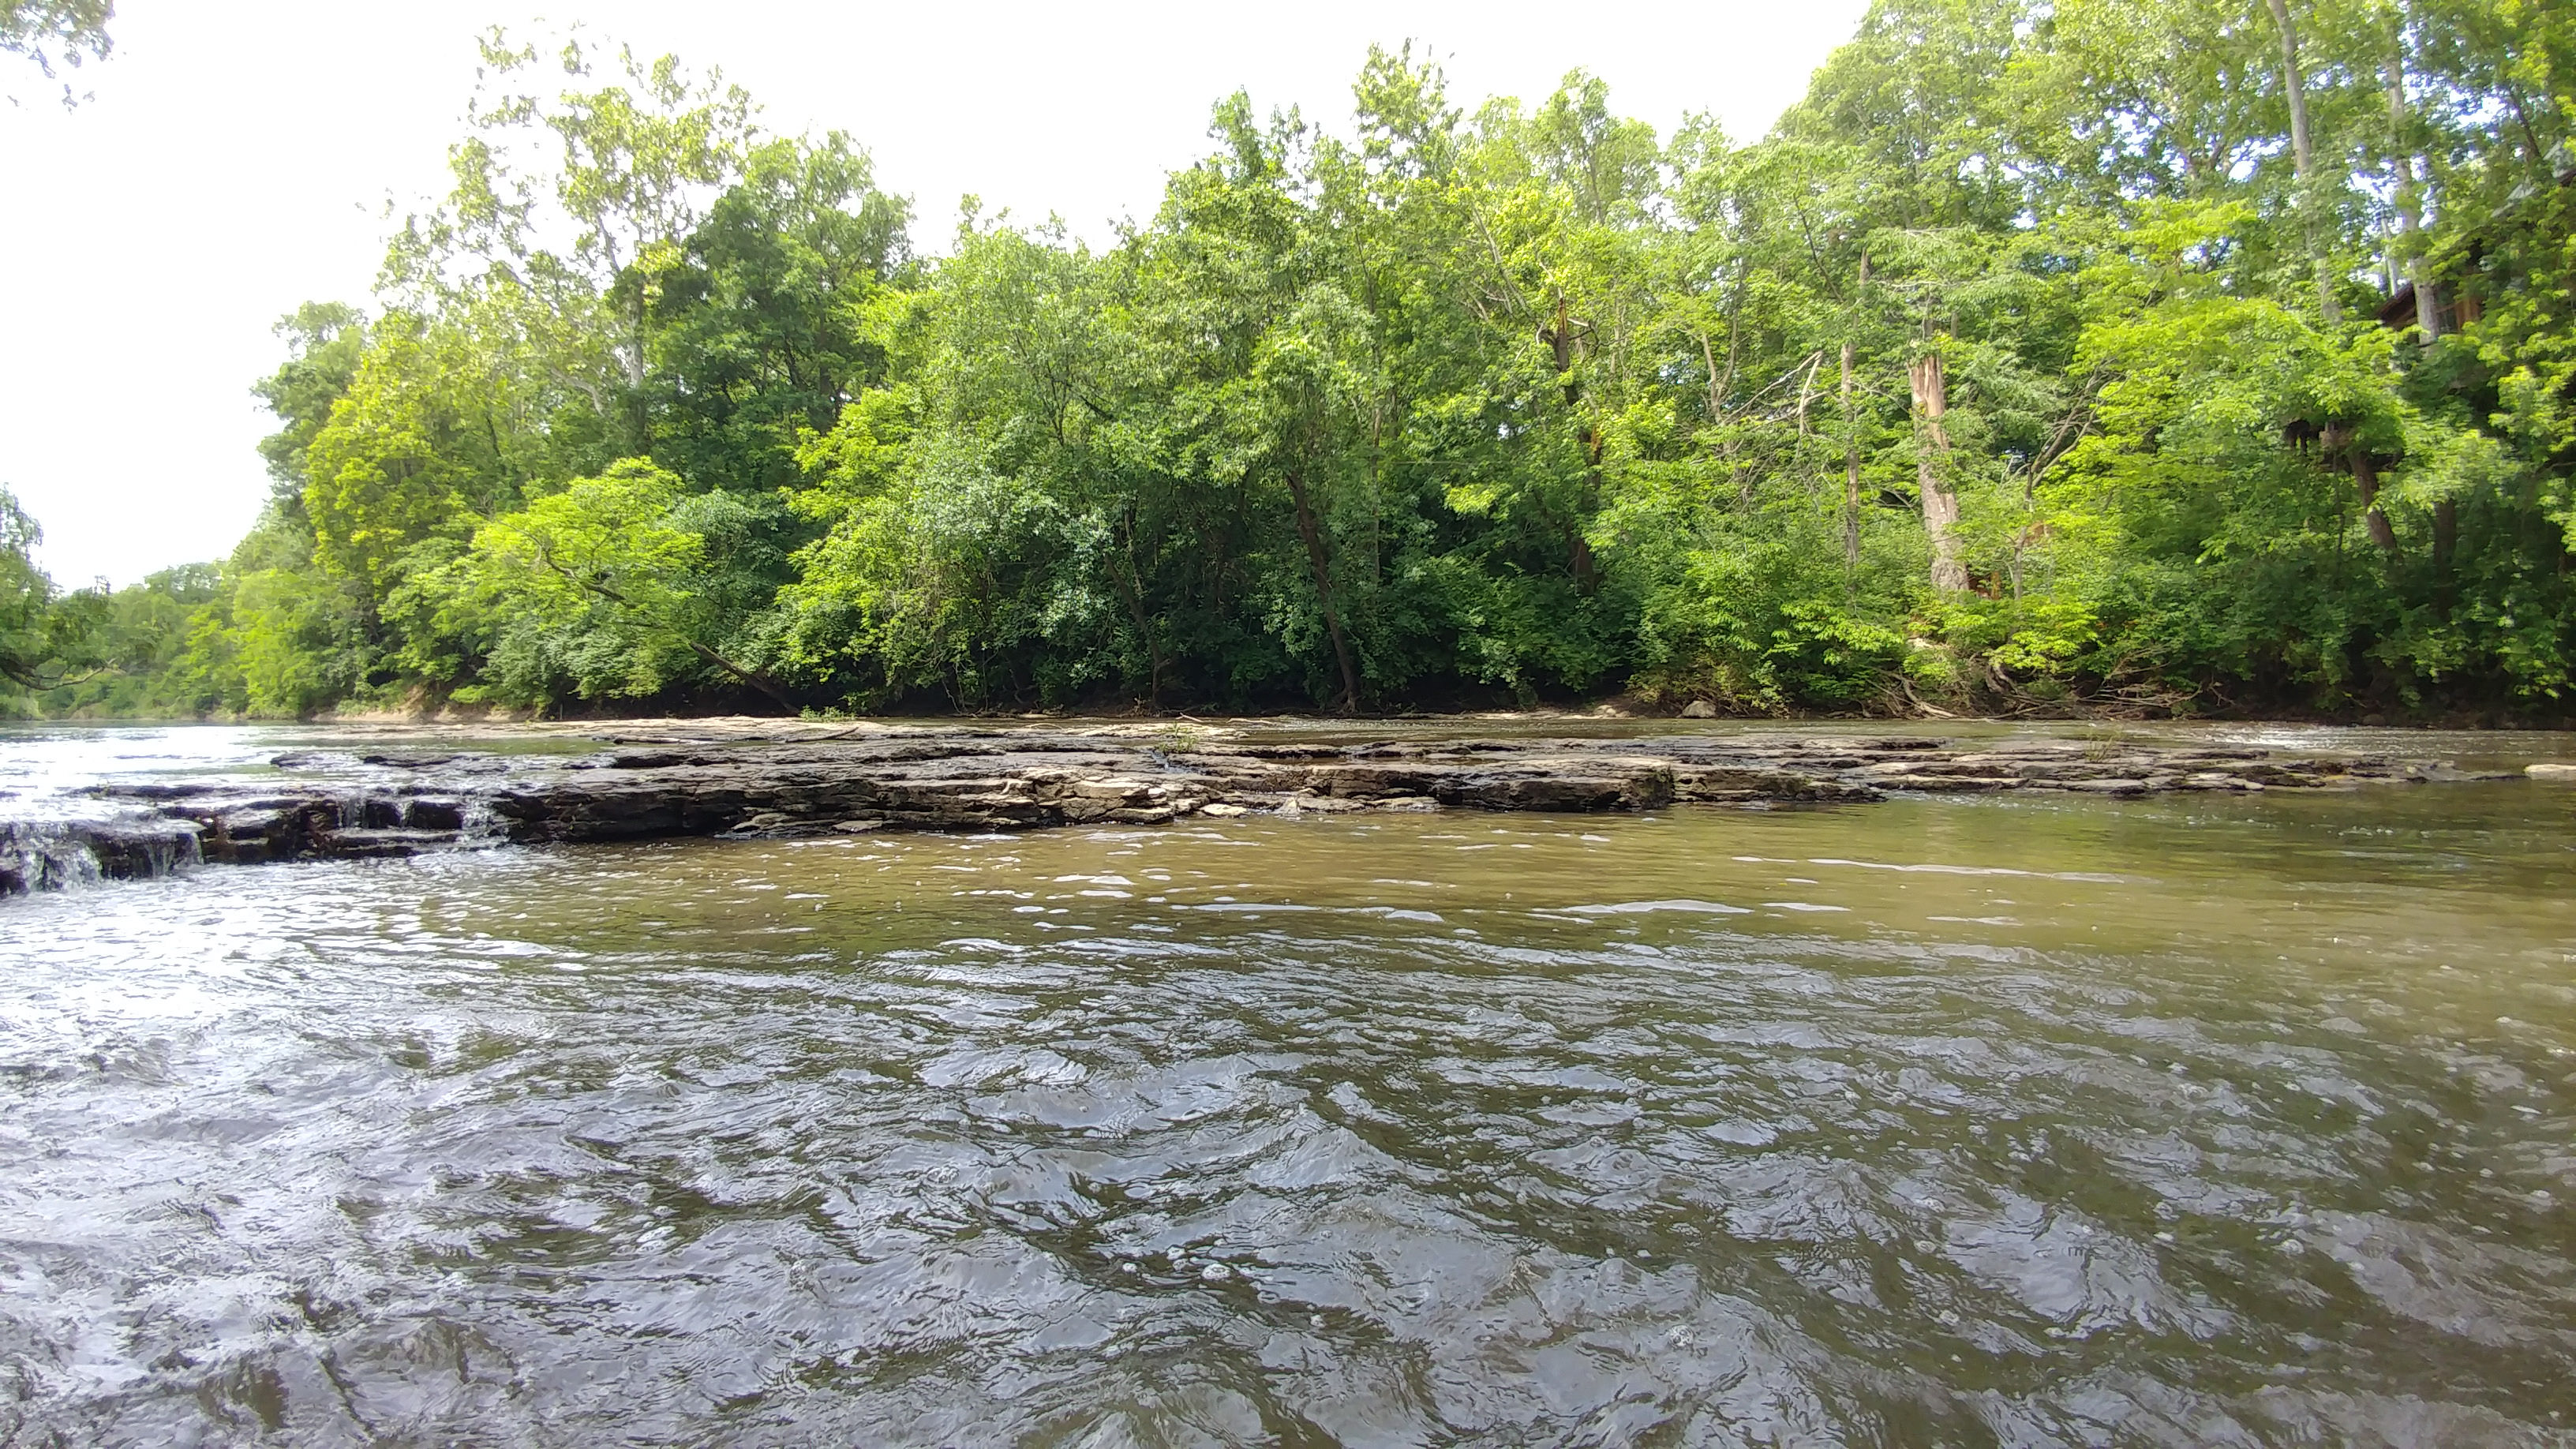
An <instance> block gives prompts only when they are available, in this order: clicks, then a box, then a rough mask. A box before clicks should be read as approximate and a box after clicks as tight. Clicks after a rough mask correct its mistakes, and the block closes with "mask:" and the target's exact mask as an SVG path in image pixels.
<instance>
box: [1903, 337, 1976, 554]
mask: <svg viewBox="0 0 2576 1449" xmlns="http://www.w3.org/2000/svg"><path fill="white" fill-rule="evenodd" d="M1905 381H1906V384H1907V386H1909V387H1910V388H1912V389H1913V392H1914V415H1915V419H1916V421H1917V423H1918V424H1919V425H1920V427H1921V429H1922V436H1921V438H1920V443H1919V446H1918V447H1917V448H1916V449H1915V473H1914V476H1915V480H1916V481H1917V482H1918V483H1919V484H1920V485H1921V487H1922V490H1923V532H1924V533H1925V534H1927V535H1928V536H1930V538H1931V540H1932V587H1933V588H1935V589H1938V590H1940V591H1941V592H1942V593H1945V594H1959V593H1965V592H1967V588H1968V566H1967V565H1966V564H1965V563H1962V562H1961V561H1960V559H1959V538H1958V535H1957V534H1956V533H1954V532H1953V531H1952V530H1954V529H1955V528H1957V527H1958V523H1959V495H1958V494H1956V493H1954V492H1952V491H1951V490H1950V479H1949V463H1950V433H1949V430H1948V429H1947V428H1945V427H1943V426H1942V424H1941V418H1942V416H1943V415H1944V414H1946V413H1947V412H1949V410H1950V386H1949V380H1948V378H1946V377H1945V376H1944V375H1943V374H1942V371H1941V354H1940V353H1937V352H1927V353H1925V354H1924V355H1922V356H1921V357H1918V358H1916V359H1915V360H1914V361H1912V362H1910V363H1908V364H1906V368H1905Z"/></svg>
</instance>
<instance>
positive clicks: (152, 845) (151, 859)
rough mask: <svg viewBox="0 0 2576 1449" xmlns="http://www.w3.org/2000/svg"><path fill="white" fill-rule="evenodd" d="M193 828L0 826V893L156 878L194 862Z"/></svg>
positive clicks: (153, 823) (151, 822)
mask: <svg viewBox="0 0 2576 1449" xmlns="http://www.w3.org/2000/svg"><path fill="white" fill-rule="evenodd" d="M204 858H205V857H204V855H203V853H202V850H201V848H200V847H199V844H198V839H197V826H196V825H195V824H194V823H192V822H188V821H174V820H165V819H128V820H60V821H57V820H12V821H6V822H0V895H13V896H15V895H26V894H28V893H30V892H33V891H60V890H71V889H75V888H77V887H80V886H86V885H94V884H96V883H98V882H99V881H102V880H160V879H163V878H165V877H168V876H174V875H177V874H179V873H180V872H182V871H184V870H187V869H189V868H190V867H192V866H195V865H197V864H199V863H200V862H201V861H202V860H203V859H204Z"/></svg>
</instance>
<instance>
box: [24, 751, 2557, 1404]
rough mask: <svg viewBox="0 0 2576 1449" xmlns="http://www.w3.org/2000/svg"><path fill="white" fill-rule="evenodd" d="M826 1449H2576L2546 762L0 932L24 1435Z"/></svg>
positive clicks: (1276, 834) (1360, 833)
mask: <svg viewBox="0 0 2576 1449" xmlns="http://www.w3.org/2000/svg"><path fill="white" fill-rule="evenodd" d="M286 738H287V737H286V736H283V735H271V734H261V733H257V732H244V731H218V730H207V731H193V732H191V731H180V732H169V733H165V734H149V733H113V734H111V733H100V734H91V735H81V736H49V737H20V738H17V739H14V740H11V741H9V742H8V749H9V750H11V751H14V753H12V754H8V755H7V758H8V760H9V761H10V762H11V763H12V764H13V765H14V766H15V770H16V773H15V775H14V777H13V778H15V779H17V780H18V781H19V782H20V793H21V800H22V803H23V802H24V800H25V799H27V798H31V797H34V796H37V795H41V794H43V793H44V792H45V791H46V790H48V789H56V790H58V789H60V788H64V787H65V786H66V783H67V782H70V783H76V782H77V780H78V779H80V778H89V777H94V776H97V775H100V774H115V773H119V772H123V773H127V774H132V773H138V772H140V773H151V772H169V771H186V770H195V769H225V770H239V769H243V768H255V767H256V761H257V760H259V759H261V758H264V756H265V754H266V753H267V752H270V751H273V750H274V749H275V748H276V747H277V746H278V744H279V743H280V741H281V740H284V739H286ZM2518 748H2520V749H2522V750H2523V751H2524V752H2525V754H2526V756H2528V757H2538V755H2539V754H2547V753H2551V752H2556V753H2558V754H2560V755H2562V756H2564V755H2567V754H2576V742H2571V741H2570V740H2568V739H2567V738H2566V737H2563V736H2561V737H2551V738H2543V739H2539V740H2536V741H2528V742H2525V743H2523V744H2521V745H2520V746H2518ZM49 752H50V753H49ZM2533 752H2537V753H2533ZM46 760H51V761H53V762H54V763H53V764H52V765H45V764H43V762H44V761H46ZM48 769H51V770H53V772H54V773H53V774H52V775H47V774H45V771H46V770H48ZM84 772H87V774H86V775H85V774H84ZM837 1442H852V1443H902V1444H912V1443H919V1444H1067V1445H1072V1444H1086V1445H1092V1444H1096V1445H1119V1444H1139V1445H1163V1444H1173V1445H1178V1444H1233V1443H1262V1442H1284V1443H1292V1444H1322V1443H1336V1442H1338V1443H1349V1444H1438V1443H1477V1444H1626V1443H1637V1444H1702V1443H1709V1444H1733V1443H1745V1442H1750V1443H1766V1444H1767V1443H1781V1444H1787V1443H1801V1444H1805V1443H1834V1442H1849V1443H1908V1444H1911V1443H1922V1444H1987V1443H1997V1444H2015V1445H2022V1444H2059V1443H2073V1444H2193V1445H2199V1444H2255V1443H2260V1444H2274V1443H2278V1444H2342V1443H2359V1444H2381V1443H2386V1444H2410V1445H2413V1444H2423V1445H2435V1444H2438V1445H2454V1444H2570V1443H2576V789H2570V788H2566V787H2553V786H2549V785H2546V784H2541V783H2537V782H2528V781H2522V780H2513V781H2501V782H2495V783H2480V784H2457V785H2433V786H2418V787H2400V786H2392V787H2386V788H2382V789H2376V790H2368V791H2362V792H2357V793H2350V794H2334V795H2285V794H2282V793H2279V792H2274V793H2271V794H2268V795H2264V796H2260V797H2209V796H2192V797H2165V798H2160V799H2153V800H2146V801H2136V802H2110V801H2101V800H2091V799H2073V798H2065V797H2042V796H2022V797H1981V798H1946V799H1895V800H1891V801H1888V802H1886V803H1884V804H1879V805H1872V806H1859V807H1850V808H1842V809H1832V810H1806V811H1791V810H1779V811H1769V812H1758V811H1743V810H1722V809H1716V808H1687V807H1686V808H1683V809H1678V810H1675V811H1672V812H1668V813H1664V814H1661V815H1657V816H1653V817H1616V818H1614V817H1599V816H1591V817H1542V816H1492V815H1469V814H1461V813H1455V812H1451V813H1443V814H1433V815H1423V816H1399V817H1380V818H1375V819H1357V820H1355V819H1352V818H1349V817H1340V818H1313V817H1310V818H1307V819H1303V820H1280V819H1268V818H1250V819H1244V820H1230V821H1226V822H1223V823H1222V826H1221V827H1220V826H1219V825H1218V824H1217V823H1215V822H1209V823H1204V824H1198V825H1190V826H1183V827H1177V828H1171V829H1161V830H1142V831H1127V830H1117V831H1094V832H1062V833H1055V834H1042V835H1026V836H1015V837H1001V836H869V837H860V838H843V839H834V840H829V841H811V842H770V843H727V842H689V843H681V844H671V845H657V846H650V847H634V848H591V849H561V850H520V849H497V850H484V851H471V852H459V853H454V854H448V855H442V856H436V857H430V858H423V859H419V860H414V861H392V862H365V863H345V864H329V865H307V866H277V867H244V868H237V869H225V868H216V867H206V868H200V869H198V870H195V871H193V872H189V873H185V874H182V875H181V876H179V877H177V878H175V879H170V880H161V881H147V882H131V883H102V884H96V885H91V886H88V887H86V888H84V889H77V890H70V891H65V892H61V893H57V894H51V895H36V896H30V897H25V898H20V899H17V900H12V901H6V902H0V1443H10V1444H30V1445H34V1444H53V1443H66V1444H88V1443H108V1444H191V1443H209V1444H213V1443H221V1444H237V1443H293V1444H338V1443H347V1444H360V1443H364V1444H423V1445H427V1444H442V1445H443V1444H474V1445H516V1444H532V1445H533V1444H614V1443H639V1444H717V1443H723V1444H807V1443H837Z"/></svg>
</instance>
